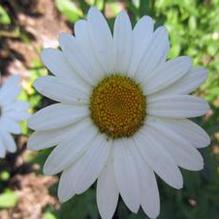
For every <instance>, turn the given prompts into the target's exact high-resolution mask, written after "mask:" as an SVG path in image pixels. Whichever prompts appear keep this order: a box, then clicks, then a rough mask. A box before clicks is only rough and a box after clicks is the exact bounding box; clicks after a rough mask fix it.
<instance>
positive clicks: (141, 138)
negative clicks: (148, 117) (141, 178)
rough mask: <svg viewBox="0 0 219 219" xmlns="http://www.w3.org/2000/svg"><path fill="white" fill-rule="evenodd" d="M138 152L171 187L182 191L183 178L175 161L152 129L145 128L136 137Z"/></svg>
mask: <svg viewBox="0 0 219 219" xmlns="http://www.w3.org/2000/svg"><path fill="white" fill-rule="evenodd" d="M134 139H135V143H136V145H137V147H138V150H139V151H140V153H141V154H142V156H143V157H144V159H145V161H146V162H147V163H148V165H149V166H150V167H151V168H152V169H153V170H154V171H155V172H156V173H157V174H158V175H159V176H160V177H161V178H162V179H163V180H164V181H165V182H166V183H167V184H169V185H170V186H172V187H174V188H176V189H181V188H182V186H183V178H182V175H181V173H180V170H179V168H178V167H177V165H176V163H175V161H174V160H173V159H172V157H171V156H170V155H169V153H168V152H167V151H166V150H165V149H164V148H163V147H162V142H159V141H158V139H157V133H156V132H154V130H152V129H151V128H150V127H147V126H145V127H143V128H142V129H141V130H139V132H138V133H137V134H136V135H135V136H134Z"/></svg>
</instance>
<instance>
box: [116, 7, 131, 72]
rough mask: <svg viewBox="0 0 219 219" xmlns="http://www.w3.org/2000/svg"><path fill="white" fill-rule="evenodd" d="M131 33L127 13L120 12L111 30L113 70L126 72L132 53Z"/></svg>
mask: <svg viewBox="0 0 219 219" xmlns="http://www.w3.org/2000/svg"><path fill="white" fill-rule="evenodd" d="M132 47H133V33H132V26H131V22H130V19H129V16H128V14H127V13H126V12H125V11H122V12H120V14H119V15H118V16H117V17H116V20H115V24H114V31H113V52H114V55H113V57H114V71H115V72H118V73H127V71H128V67H129V63H130V60H131V55H132Z"/></svg>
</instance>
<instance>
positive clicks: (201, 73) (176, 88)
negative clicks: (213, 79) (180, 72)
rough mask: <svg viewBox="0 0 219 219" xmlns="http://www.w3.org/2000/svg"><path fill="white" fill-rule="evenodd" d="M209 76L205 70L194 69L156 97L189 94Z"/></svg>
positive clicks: (156, 94)
mask: <svg viewBox="0 0 219 219" xmlns="http://www.w3.org/2000/svg"><path fill="white" fill-rule="evenodd" d="M207 76H208V72H207V70H206V69H205V68H193V69H191V70H190V71H189V72H188V73H187V74H186V75H184V76H183V77H182V78H181V79H180V80H178V81H177V82H176V83H174V84H172V85H171V86H169V87H167V88H166V89H163V90H161V91H159V92H157V93H155V94H154V95H155V96H156V97H158V96H168V95H171V94H174V95H175V94H189V93H191V92H192V91H193V90H195V89H196V88H197V87H199V86H200V85H201V84H202V83H203V82H204V81H205V80H206V79H207Z"/></svg>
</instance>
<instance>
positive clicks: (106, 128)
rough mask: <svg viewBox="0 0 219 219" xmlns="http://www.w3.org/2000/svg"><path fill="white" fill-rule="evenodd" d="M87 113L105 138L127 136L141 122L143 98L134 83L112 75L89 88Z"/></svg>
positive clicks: (142, 120) (139, 89)
mask: <svg viewBox="0 0 219 219" xmlns="http://www.w3.org/2000/svg"><path fill="white" fill-rule="evenodd" d="M90 112H91V118H92V120H93V121H94V123H95V125H96V126H97V127H98V128H99V130H100V131H101V132H103V133H105V134H106V135H107V136H109V137H111V138H120V137H129V136H132V135H133V134H134V133H135V132H136V131H137V130H138V129H139V128H140V127H141V126H142V124H143V122H144V119H145V115H146V97H145V96H144V95H143V92H142V90H141V88H140V86H139V85H138V84H137V83H136V82H135V81H134V80H132V79H131V78H129V77H127V76H121V75H119V74H112V75H110V76H108V77H106V78H104V79H103V80H102V81H100V82H99V83H98V84H97V86H96V87H95V88H94V89H93V92H92V95H91V97H90Z"/></svg>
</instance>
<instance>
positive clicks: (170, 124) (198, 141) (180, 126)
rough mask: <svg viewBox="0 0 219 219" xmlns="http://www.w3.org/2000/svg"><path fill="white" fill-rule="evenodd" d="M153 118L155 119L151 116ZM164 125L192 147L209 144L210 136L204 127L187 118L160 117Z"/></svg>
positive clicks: (201, 146)
mask: <svg viewBox="0 0 219 219" xmlns="http://www.w3.org/2000/svg"><path fill="white" fill-rule="evenodd" d="M153 120H155V122H156V120H157V118H156V119H155V118H154V117H153ZM160 120H161V121H162V122H163V123H165V126H166V127H167V128H169V129H171V130H172V131H174V132H175V133H176V134H178V135H180V136H182V137H183V138H184V139H186V140H187V141H189V142H190V144H191V145H192V146H193V147H196V148H203V147H207V146H208V145H209V144H210V141H211V139H210V137H209V135H208V134H207V133H206V131H205V130H204V129H202V128H201V127H200V126H198V125H197V124H195V123H194V122H192V121H190V120H188V119H166V118H160Z"/></svg>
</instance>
